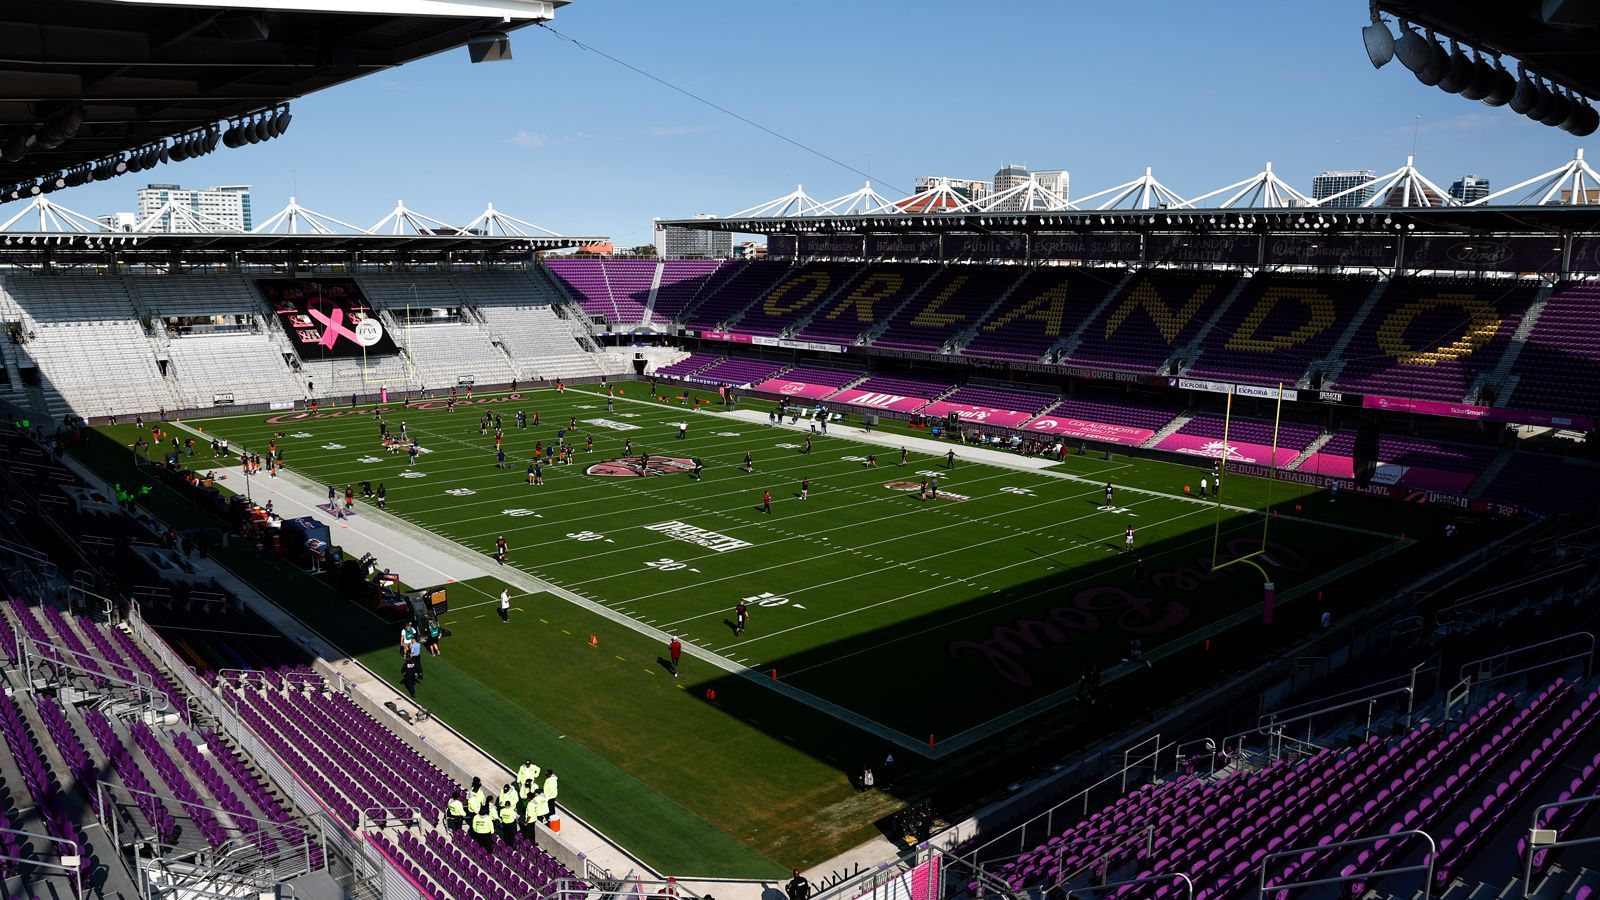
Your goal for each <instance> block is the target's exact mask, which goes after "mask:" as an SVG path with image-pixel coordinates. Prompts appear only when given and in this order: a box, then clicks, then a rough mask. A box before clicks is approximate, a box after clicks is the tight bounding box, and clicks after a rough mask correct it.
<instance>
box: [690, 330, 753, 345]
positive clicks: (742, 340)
mask: <svg viewBox="0 0 1600 900" xmlns="http://www.w3.org/2000/svg"><path fill="white" fill-rule="evenodd" d="M695 334H696V336H698V337H701V338H704V339H706V340H708V341H728V342H729V343H733V344H750V343H754V341H753V340H752V339H751V336H750V335H748V334H734V333H732V332H728V331H697V332H695Z"/></svg>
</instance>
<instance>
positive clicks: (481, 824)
mask: <svg viewBox="0 0 1600 900" xmlns="http://www.w3.org/2000/svg"><path fill="white" fill-rule="evenodd" d="M472 833H473V834H494V819H493V818H491V817H490V815H489V814H488V813H486V812H481V813H478V814H477V815H475V816H473V817H472Z"/></svg>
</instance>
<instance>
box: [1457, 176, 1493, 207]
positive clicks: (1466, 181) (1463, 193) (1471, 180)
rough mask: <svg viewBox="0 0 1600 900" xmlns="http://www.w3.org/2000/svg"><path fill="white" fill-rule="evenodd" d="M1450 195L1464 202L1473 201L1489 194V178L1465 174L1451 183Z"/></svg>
mask: <svg viewBox="0 0 1600 900" xmlns="http://www.w3.org/2000/svg"><path fill="white" fill-rule="evenodd" d="M1450 196H1452V197H1454V198H1456V199H1457V200H1459V201H1461V202H1462V203H1471V202H1472V201H1474V200H1482V199H1483V198H1485V197H1487V196H1489V179H1487V178H1479V177H1478V176H1477V175H1463V176H1461V180H1460V181H1457V182H1455V183H1454V184H1452V185H1450Z"/></svg>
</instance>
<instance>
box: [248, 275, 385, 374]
mask: <svg viewBox="0 0 1600 900" xmlns="http://www.w3.org/2000/svg"><path fill="white" fill-rule="evenodd" d="M257 284H259V285H260V286H261V293H262V294H263V295H264V296H265V297H266V298H267V305H268V306H270V307H271V308H272V312H273V314H274V315H276V316H277V317H278V321H279V322H280V323H281V324H282V325H283V330H284V332H285V333H286V334H288V335H289V340H290V343H292V344H293V345H294V349H295V352H296V353H298V354H299V355H300V358H301V359H321V358H323V357H330V356H334V357H352V356H362V355H364V354H365V355H370V356H380V355H389V354H394V353H398V352H399V349H400V348H398V347H396V346H395V343H394V339H393V338H391V337H389V335H388V334H387V333H386V332H385V331H384V328H383V325H382V323H380V322H379V321H378V319H377V314H376V313H375V312H373V310H372V307H371V306H370V305H369V304H368V303H367V299H366V297H365V296H364V295H363V294H362V293H361V286H360V285H358V284H356V282H355V281H354V280H353V279H350V278H323V279H317V280H312V279H296V278H263V279H261V280H260V281H259V282H257ZM368 323H370V324H368Z"/></svg>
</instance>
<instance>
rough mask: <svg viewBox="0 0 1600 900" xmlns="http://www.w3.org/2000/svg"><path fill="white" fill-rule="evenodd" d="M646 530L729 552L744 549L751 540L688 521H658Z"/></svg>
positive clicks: (717, 550) (719, 551)
mask: <svg viewBox="0 0 1600 900" xmlns="http://www.w3.org/2000/svg"><path fill="white" fill-rule="evenodd" d="M644 530H645V531H654V532H657V533H660V534H664V535H666V536H667V537H670V538H676V539H678V540H680V541H683V542H684V543H686V544H694V545H696V546H698V547H704V548H706V549H707V550H713V551H715V552H717V553H727V552H728V551H729V550H743V549H744V548H746V547H749V546H750V542H749V541H741V540H739V539H738V538H732V537H728V536H727V535H725V534H718V533H717V532H715V531H707V530H706V529H704V528H696V527H695V526H693V525H690V524H689V523H688V522H657V523H656V524H654V525H646V526H644Z"/></svg>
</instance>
